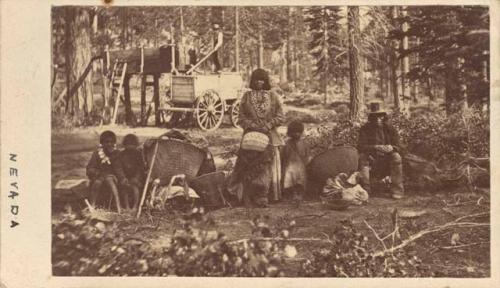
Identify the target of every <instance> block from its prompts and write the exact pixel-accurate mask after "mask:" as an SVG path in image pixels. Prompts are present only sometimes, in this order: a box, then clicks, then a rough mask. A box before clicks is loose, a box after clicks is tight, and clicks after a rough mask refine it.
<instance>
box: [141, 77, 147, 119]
mask: <svg viewBox="0 0 500 288" xmlns="http://www.w3.org/2000/svg"><path fill="white" fill-rule="evenodd" d="M147 78H148V77H147V75H146V74H142V75H141V125H142V126H146V125H147V124H148V123H147V119H146V81H147Z"/></svg>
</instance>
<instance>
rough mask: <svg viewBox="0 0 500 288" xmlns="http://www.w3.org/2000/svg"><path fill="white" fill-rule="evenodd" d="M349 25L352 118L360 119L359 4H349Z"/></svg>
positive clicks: (361, 73)
mask: <svg viewBox="0 0 500 288" xmlns="http://www.w3.org/2000/svg"><path fill="white" fill-rule="evenodd" d="M347 25H348V34H349V68H350V69H349V79H350V81H349V84H350V85H349V95H350V99H351V111H350V118H351V120H352V121H358V120H359V119H360V118H361V113H362V112H363V105H364V85H363V78H364V72H363V60H362V59H361V55H360V51H359V50H360V47H361V39H360V36H361V31H360V22H359V6H349V7H348V8H347Z"/></svg>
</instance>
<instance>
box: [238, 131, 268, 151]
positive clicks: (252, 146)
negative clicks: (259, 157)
mask: <svg viewBox="0 0 500 288" xmlns="http://www.w3.org/2000/svg"><path fill="white" fill-rule="evenodd" d="M268 145H269V137H268V136H267V135H266V134H264V133H260V132H248V133H246V134H245V135H243V139H242V140H241V149H244V150H252V151H259V152H262V151H264V150H266V148H267V146H268Z"/></svg>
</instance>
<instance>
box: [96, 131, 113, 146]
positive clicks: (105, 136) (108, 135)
mask: <svg viewBox="0 0 500 288" xmlns="http://www.w3.org/2000/svg"><path fill="white" fill-rule="evenodd" d="M108 139H109V140H111V141H113V142H114V143H116V134H115V133H113V131H110V130H106V131H104V132H102V133H101V135H100V136H99V143H101V144H104V142H106V140H108Z"/></svg>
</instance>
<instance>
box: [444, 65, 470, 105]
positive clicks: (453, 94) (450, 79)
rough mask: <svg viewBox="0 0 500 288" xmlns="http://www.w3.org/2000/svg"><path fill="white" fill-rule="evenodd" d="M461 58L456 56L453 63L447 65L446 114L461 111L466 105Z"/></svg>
mask: <svg viewBox="0 0 500 288" xmlns="http://www.w3.org/2000/svg"><path fill="white" fill-rule="evenodd" d="M463 61H464V59H463V58H456V59H455V63H450V64H448V65H447V71H448V73H446V78H445V104H446V114H447V115H451V114H453V113H463V112H464V111H465V110H466V109H467V107H468V105H467V85H466V84H465V79H464V76H463V73H464V71H463Z"/></svg>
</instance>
